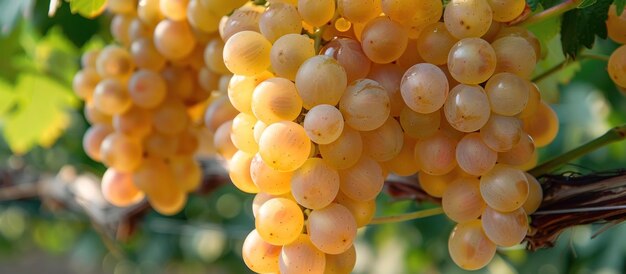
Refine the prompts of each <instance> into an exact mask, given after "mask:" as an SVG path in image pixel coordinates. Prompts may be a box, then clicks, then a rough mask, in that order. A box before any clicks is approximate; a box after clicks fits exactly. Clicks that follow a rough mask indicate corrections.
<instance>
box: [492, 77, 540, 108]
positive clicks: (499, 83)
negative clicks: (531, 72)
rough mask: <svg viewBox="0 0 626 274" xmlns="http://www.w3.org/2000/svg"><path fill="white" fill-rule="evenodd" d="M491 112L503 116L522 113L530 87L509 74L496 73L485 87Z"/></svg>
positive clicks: (522, 80) (524, 81)
mask: <svg viewBox="0 0 626 274" xmlns="http://www.w3.org/2000/svg"><path fill="white" fill-rule="evenodd" d="M485 91H486V92H487V97H488V98H489V103H490V106H491V111H492V112H493V113H496V114H500V115H505V116H514V115H517V114H519V113H520V112H522V110H524V108H525V107H526V105H527V104H528V98H529V96H530V87H529V84H528V83H527V82H526V80H524V79H522V78H520V77H518V76H517V75H515V74H513V73H509V72H502V73H498V74H496V75H494V76H492V77H491V79H489V81H487V85H486V86H485Z"/></svg>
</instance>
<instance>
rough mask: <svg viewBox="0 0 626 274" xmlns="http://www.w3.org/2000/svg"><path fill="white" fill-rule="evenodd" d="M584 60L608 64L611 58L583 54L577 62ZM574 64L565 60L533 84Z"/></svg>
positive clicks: (534, 79)
mask: <svg viewBox="0 0 626 274" xmlns="http://www.w3.org/2000/svg"><path fill="white" fill-rule="evenodd" d="M584 59H591V60H598V61H605V62H608V61H609V57H608V56H605V55H599V54H589V53H585V54H581V55H579V56H578V58H577V61H581V60H584ZM571 63H572V62H571V60H570V59H565V60H563V61H562V62H560V63H558V64H556V65H555V66H554V67H551V68H550V69H548V70H546V71H544V72H543V73H541V74H539V75H537V76H535V77H534V78H533V79H532V81H533V82H539V81H541V80H543V79H545V78H548V77H549V76H551V75H552V74H554V73H557V72H559V71H560V70H561V69H564V68H565V67H567V66H568V65H570V64H571Z"/></svg>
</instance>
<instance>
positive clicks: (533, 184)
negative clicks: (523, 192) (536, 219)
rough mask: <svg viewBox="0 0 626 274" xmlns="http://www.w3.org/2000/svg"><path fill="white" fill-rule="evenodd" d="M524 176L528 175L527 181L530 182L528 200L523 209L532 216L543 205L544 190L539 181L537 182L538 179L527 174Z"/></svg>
mask: <svg viewBox="0 0 626 274" xmlns="http://www.w3.org/2000/svg"><path fill="white" fill-rule="evenodd" d="M524 175H526V180H528V199H526V202H524V205H523V206H522V208H523V209H524V212H526V214H528V215H530V214H533V213H535V211H537V209H538V208H539V206H540V205H541V202H542V201H543V189H542V188H541V184H539V181H537V178H535V177H534V176H532V175H530V174H528V173H527V172H526V173H524Z"/></svg>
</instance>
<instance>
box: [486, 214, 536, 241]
mask: <svg viewBox="0 0 626 274" xmlns="http://www.w3.org/2000/svg"><path fill="white" fill-rule="evenodd" d="M480 219H481V222H482V227H483V231H485V235H487V238H489V240H491V241H492V242H493V243H494V244H496V245H498V246H504V247H510V246H514V245H517V244H520V243H521V242H522V240H524V237H526V232H527V231H528V216H527V215H526V212H524V209H523V208H518V209H517V210H515V211H513V212H508V213H504V212H499V211H497V210H495V209H493V208H491V207H486V208H485V211H484V212H483V214H482V216H481V218H480Z"/></svg>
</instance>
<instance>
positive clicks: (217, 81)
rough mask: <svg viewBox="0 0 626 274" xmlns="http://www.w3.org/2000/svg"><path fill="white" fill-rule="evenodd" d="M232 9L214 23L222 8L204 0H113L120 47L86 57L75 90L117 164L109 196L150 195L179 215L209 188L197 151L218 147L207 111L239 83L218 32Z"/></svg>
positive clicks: (90, 133) (105, 155) (99, 146)
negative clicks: (203, 186) (218, 94)
mask: <svg viewBox="0 0 626 274" xmlns="http://www.w3.org/2000/svg"><path fill="white" fill-rule="evenodd" d="M220 2H221V1H220ZM230 2H233V3H234V1H230ZM239 2H240V4H243V2H245V1H239ZM220 5H221V4H220ZM228 5H236V4H227V5H226V6H228ZM226 6H225V7H222V9H221V10H220V12H221V13H220V14H216V16H215V18H207V17H206V16H205V13H207V11H209V10H211V11H217V10H216V9H212V8H209V7H206V6H204V5H203V4H201V1H190V2H189V1H179V0H163V1H159V0H141V1H138V2H137V1H128V0H109V1H108V6H107V10H108V11H109V12H110V13H111V14H112V15H113V19H112V21H111V25H110V27H111V34H112V36H113V38H114V39H115V41H116V43H113V44H110V45H107V46H106V47H104V48H102V49H101V50H92V51H88V52H86V53H85V54H84V55H83V57H82V67H83V68H82V70H81V71H79V72H78V73H77V74H76V76H75V77H74V81H73V86H74V90H75V92H76V94H77V95H78V96H79V97H80V98H81V99H83V100H84V101H85V116H86V118H87V120H88V121H89V122H90V123H91V124H92V126H91V128H89V129H88V130H87V132H86V134H85V136H84V139H83V146H84V149H85V151H86V152H87V154H88V155H89V156H90V157H91V158H92V159H93V160H96V161H100V162H102V163H104V164H105V165H106V166H107V167H108V169H107V171H106V172H105V174H104V176H103V178H102V193H103V194H104V197H105V198H106V199H107V200H108V201H109V202H111V203H112V204H114V205H116V206H129V205H132V204H135V203H137V202H139V201H141V200H143V199H144V197H146V198H147V200H148V202H149V203H150V204H151V205H152V207H153V208H154V209H155V210H156V211H158V212H160V213H162V214H167V215H170V214H175V213H177V212H179V211H180V210H181V209H182V208H183V206H184V205H185V203H186V200H187V193H188V192H191V191H193V190H195V189H196V188H197V187H198V186H199V184H200V182H201V179H202V170H201V167H200V165H199V163H198V162H197V161H196V159H195V157H194V155H195V154H197V153H202V152H206V151H207V150H208V151H210V149H211V147H212V142H209V143H207V140H210V141H212V139H213V136H212V135H211V133H210V131H209V130H208V129H207V128H206V127H204V125H203V116H204V112H205V109H206V106H207V105H208V103H209V101H211V100H213V97H212V93H213V92H214V91H216V90H220V87H221V88H222V89H223V90H226V87H227V83H228V81H229V79H230V72H229V71H228V70H227V69H226V67H225V66H224V63H223V61H222V54H221V47H223V42H222V39H221V37H219V35H218V34H217V26H218V24H219V19H220V18H221V16H223V15H225V14H226V12H228V10H231V9H233V8H234V6H233V7H226Z"/></svg>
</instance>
